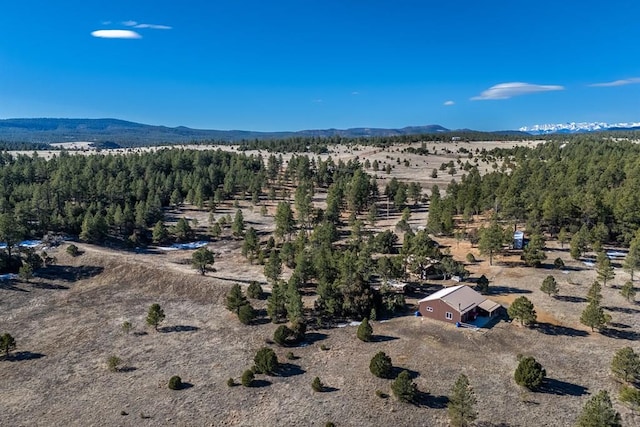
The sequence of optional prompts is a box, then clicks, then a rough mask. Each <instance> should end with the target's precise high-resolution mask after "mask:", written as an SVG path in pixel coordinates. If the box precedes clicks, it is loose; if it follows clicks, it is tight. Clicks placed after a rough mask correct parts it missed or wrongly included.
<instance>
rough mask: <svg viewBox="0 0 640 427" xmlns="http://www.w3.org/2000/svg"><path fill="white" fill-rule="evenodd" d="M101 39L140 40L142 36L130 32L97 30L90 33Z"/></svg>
mask: <svg viewBox="0 0 640 427" xmlns="http://www.w3.org/2000/svg"><path fill="white" fill-rule="evenodd" d="M91 35H92V36H93V37H98V38H101V39H141V38H142V36H141V35H140V34H138V33H136V32H135V31H131V30H97V31H93V32H92V33H91Z"/></svg>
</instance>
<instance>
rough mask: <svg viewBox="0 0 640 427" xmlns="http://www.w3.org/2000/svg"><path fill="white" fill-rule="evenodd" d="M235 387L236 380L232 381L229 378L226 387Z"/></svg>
mask: <svg viewBox="0 0 640 427" xmlns="http://www.w3.org/2000/svg"><path fill="white" fill-rule="evenodd" d="M235 385H236V380H234V379H233V378H229V379H228V380H227V386H229V387H234V386H235Z"/></svg>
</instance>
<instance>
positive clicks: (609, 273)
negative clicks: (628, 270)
mask: <svg viewBox="0 0 640 427" xmlns="http://www.w3.org/2000/svg"><path fill="white" fill-rule="evenodd" d="M596 272H597V274H598V280H601V281H602V286H607V280H613V278H614V277H616V275H615V272H614V271H613V266H612V265H611V260H610V259H609V257H608V256H607V255H606V254H605V253H604V252H600V253H599V254H598V258H597V261H596Z"/></svg>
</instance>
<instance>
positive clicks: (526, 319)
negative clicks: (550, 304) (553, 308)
mask: <svg viewBox="0 0 640 427" xmlns="http://www.w3.org/2000/svg"><path fill="white" fill-rule="evenodd" d="M507 313H508V314H509V317H510V318H512V319H518V320H520V324H521V325H523V326H524V325H528V324H530V323H533V322H535V321H536V311H535V310H534V308H533V303H532V302H531V301H529V299H528V298H527V297H524V296H522V297H518V298H516V299H515V301H513V303H512V304H511V305H510V306H509V308H508V309H507Z"/></svg>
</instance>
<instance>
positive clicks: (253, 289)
mask: <svg viewBox="0 0 640 427" xmlns="http://www.w3.org/2000/svg"><path fill="white" fill-rule="evenodd" d="M247 296H248V297H249V298H253V299H260V298H262V286H260V284H259V283H258V282H256V281H253V282H251V284H250V285H249V287H248V288H247Z"/></svg>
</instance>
